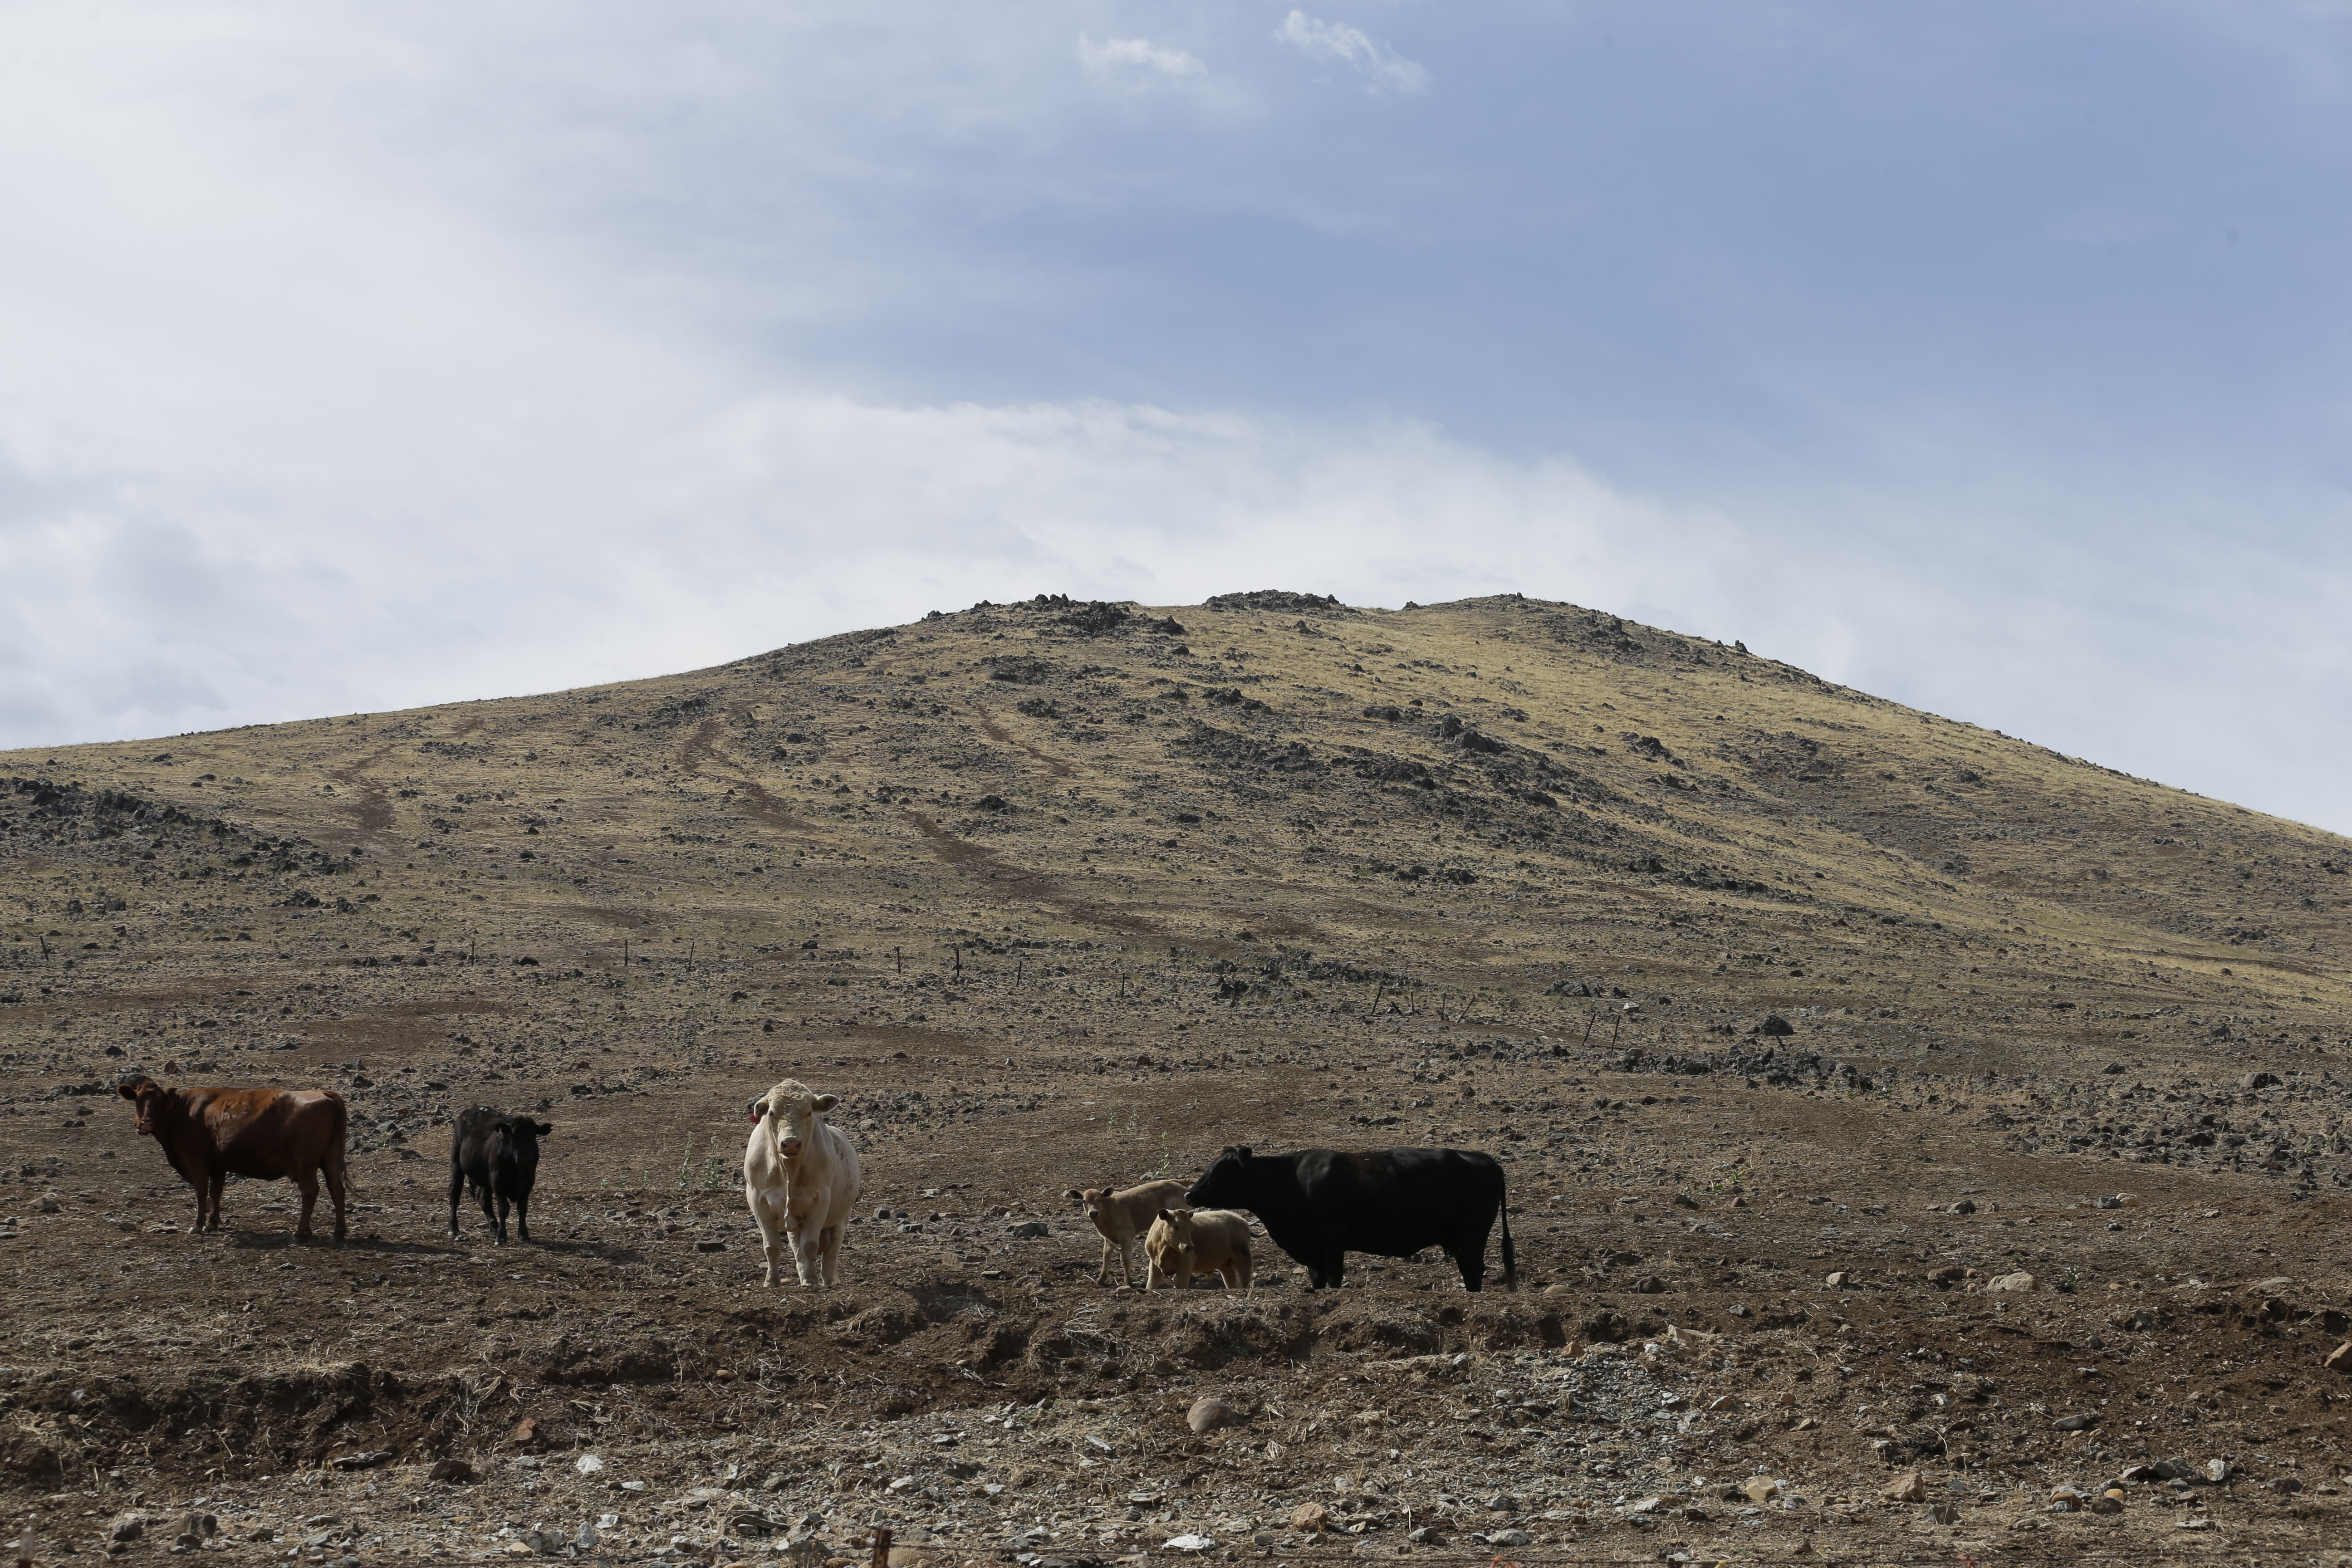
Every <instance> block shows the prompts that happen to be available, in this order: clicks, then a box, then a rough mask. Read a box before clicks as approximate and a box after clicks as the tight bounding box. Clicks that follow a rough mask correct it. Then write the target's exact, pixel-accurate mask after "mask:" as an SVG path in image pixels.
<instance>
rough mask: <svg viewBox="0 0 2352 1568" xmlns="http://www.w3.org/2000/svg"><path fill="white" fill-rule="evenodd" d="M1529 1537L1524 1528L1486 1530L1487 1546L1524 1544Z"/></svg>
mask: <svg viewBox="0 0 2352 1568" xmlns="http://www.w3.org/2000/svg"><path fill="white" fill-rule="evenodd" d="M1530 1539H1531V1538H1530V1537H1529V1536H1528V1532H1527V1531H1524V1530H1517V1529H1514V1530H1490V1531H1487V1532H1486V1544H1487V1545H1489V1546H1525V1545H1526V1544H1528V1541H1529V1540H1530Z"/></svg>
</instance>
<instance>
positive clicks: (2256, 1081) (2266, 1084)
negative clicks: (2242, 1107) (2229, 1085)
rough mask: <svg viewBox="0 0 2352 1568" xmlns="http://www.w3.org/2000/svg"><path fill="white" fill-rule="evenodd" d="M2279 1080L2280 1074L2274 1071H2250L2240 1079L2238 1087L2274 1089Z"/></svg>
mask: <svg viewBox="0 0 2352 1568" xmlns="http://www.w3.org/2000/svg"><path fill="white" fill-rule="evenodd" d="M2279 1081H2280V1079H2279V1075H2278V1074H2276V1073H2274V1072H2250V1073H2248V1074H2246V1076H2245V1077H2243V1078H2242V1079H2239V1080H2238V1087H2239V1088H2240V1089H2272V1088H2274V1087H2276V1086H2277V1084H2278V1083H2279Z"/></svg>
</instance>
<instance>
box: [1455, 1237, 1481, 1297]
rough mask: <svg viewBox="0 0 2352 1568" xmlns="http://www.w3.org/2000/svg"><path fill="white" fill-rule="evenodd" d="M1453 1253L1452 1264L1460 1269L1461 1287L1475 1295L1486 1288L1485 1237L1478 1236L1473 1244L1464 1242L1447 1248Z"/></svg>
mask: <svg viewBox="0 0 2352 1568" xmlns="http://www.w3.org/2000/svg"><path fill="white" fill-rule="evenodd" d="M1448 1250H1449V1251H1452V1252H1453V1254H1454V1267H1455V1268H1459V1269H1460V1270H1462V1289H1465V1290H1467V1291H1469V1292H1471V1293H1472V1294H1473V1295H1475V1294H1476V1293H1477V1292H1479V1291H1480V1290H1483V1289H1486V1237H1483V1236H1482V1237H1479V1238H1478V1240H1477V1242H1476V1244H1475V1246H1473V1245H1471V1244H1468V1243H1465V1244H1464V1245H1463V1246H1461V1247H1454V1248H1449V1249H1448Z"/></svg>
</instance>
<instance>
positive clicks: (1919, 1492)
mask: <svg viewBox="0 0 2352 1568" xmlns="http://www.w3.org/2000/svg"><path fill="white" fill-rule="evenodd" d="M1879 1495H1881V1496H1882V1497H1884V1498H1885V1499H1886V1500H1887V1501H1889V1502H1926V1501H1927V1482H1926V1481H1923V1480H1921V1479H1919V1472H1918V1471H1916V1470H1913V1471H1911V1472H1910V1473H1909V1474H1907V1475H1900V1476H1897V1477H1895V1479H1894V1480H1892V1481H1890V1482H1888V1483H1887V1485H1886V1487H1885V1489H1884V1490H1882V1491H1881V1493H1880V1494H1879Z"/></svg>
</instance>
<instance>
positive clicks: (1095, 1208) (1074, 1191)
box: [1062, 1187, 1111, 1227]
mask: <svg viewBox="0 0 2352 1568" xmlns="http://www.w3.org/2000/svg"><path fill="white" fill-rule="evenodd" d="M1062 1195H1063V1196H1064V1197H1066V1198H1067V1199H1069V1200H1070V1201H1071V1202H1072V1203H1075V1204H1076V1205H1078V1206H1079V1207H1080V1208H1082V1209H1084V1210H1086V1211H1087V1219H1089V1220H1094V1221H1095V1222H1096V1224H1097V1227H1099V1226H1100V1223H1101V1222H1100V1220H1099V1219H1098V1218H1097V1216H1098V1215H1101V1213H1102V1211H1103V1205H1106V1204H1108V1203H1109V1202H1110V1195H1111V1194H1110V1189H1109V1188H1108V1187H1072V1188H1071V1189H1070V1190H1069V1191H1068V1192H1066V1193H1064V1194H1062Z"/></svg>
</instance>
